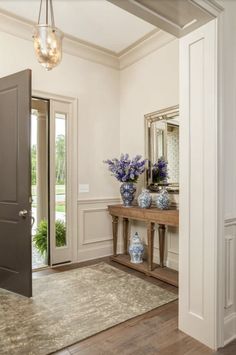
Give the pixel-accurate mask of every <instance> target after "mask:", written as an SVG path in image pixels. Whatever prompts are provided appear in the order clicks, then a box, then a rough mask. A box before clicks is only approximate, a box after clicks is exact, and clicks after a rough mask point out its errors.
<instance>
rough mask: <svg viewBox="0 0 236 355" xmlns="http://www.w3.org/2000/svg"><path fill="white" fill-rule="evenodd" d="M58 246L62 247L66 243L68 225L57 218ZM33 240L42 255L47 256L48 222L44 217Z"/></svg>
mask: <svg viewBox="0 0 236 355" xmlns="http://www.w3.org/2000/svg"><path fill="white" fill-rule="evenodd" d="M55 225H56V246H57V247H62V246H64V245H66V226H65V223H64V222H63V221H61V220H59V219H58V220H56V222H55ZM33 242H34V245H35V247H36V248H37V250H38V251H39V253H40V254H41V255H42V256H45V255H46V253H47V248H48V222H47V221H46V220H45V219H43V220H42V221H41V222H40V223H39V225H38V227H37V230H36V234H35V235H34V237H33Z"/></svg>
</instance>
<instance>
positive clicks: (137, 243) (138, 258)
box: [129, 232, 144, 264]
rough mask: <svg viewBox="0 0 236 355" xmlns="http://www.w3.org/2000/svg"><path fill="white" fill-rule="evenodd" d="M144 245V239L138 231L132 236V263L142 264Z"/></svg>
mask: <svg viewBox="0 0 236 355" xmlns="http://www.w3.org/2000/svg"><path fill="white" fill-rule="evenodd" d="M143 253H144V245H143V242H142V239H141V238H140V236H139V235H138V233H137V232H136V233H135V234H134V235H133V236H132V237H131V238H130V245H129V254H130V258H131V260H130V261H131V263H133V264H141V263H142V262H143Z"/></svg>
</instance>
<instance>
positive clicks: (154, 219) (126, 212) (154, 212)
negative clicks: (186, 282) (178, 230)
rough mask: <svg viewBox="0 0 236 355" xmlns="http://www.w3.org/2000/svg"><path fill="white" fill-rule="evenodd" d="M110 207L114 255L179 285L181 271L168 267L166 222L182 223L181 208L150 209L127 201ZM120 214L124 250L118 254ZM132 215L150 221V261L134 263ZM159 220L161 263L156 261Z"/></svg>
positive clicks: (158, 277)
mask: <svg viewBox="0 0 236 355" xmlns="http://www.w3.org/2000/svg"><path fill="white" fill-rule="evenodd" d="M108 211H109V213H110V215H111V216H112V229H113V256H112V257H111V259H112V260H114V261H116V262H118V263H120V264H123V265H126V266H129V267H131V268H133V269H136V270H138V271H141V272H144V273H145V274H146V275H148V276H153V277H155V278H157V279H160V280H162V281H165V282H167V283H169V284H171V285H174V286H178V272H177V271H175V270H172V269H169V268H167V267H164V251H165V234H166V233H165V232H166V226H173V227H178V226H179V211H178V210H174V209H172V210H159V209H158V208H154V207H153V208H148V209H143V208H140V207H136V206H135V207H124V206H123V205H110V206H108ZM119 217H120V218H122V219H123V241H124V253H123V254H119V255H118V254H117V237H118V221H119ZM129 219H131V220H138V221H143V222H145V223H146V225H147V261H144V262H143V263H142V264H134V263H131V262H130V257H129V254H128V231H129ZM155 224H158V225H159V227H158V232H159V252H160V265H157V264H154V263H153V248H154V232H155Z"/></svg>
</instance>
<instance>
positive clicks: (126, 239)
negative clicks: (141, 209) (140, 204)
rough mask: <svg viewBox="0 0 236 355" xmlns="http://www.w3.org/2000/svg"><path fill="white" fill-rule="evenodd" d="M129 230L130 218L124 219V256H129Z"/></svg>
mask: <svg viewBox="0 0 236 355" xmlns="http://www.w3.org/2000/svg"><path fill="white" fill-rule="evenodd" d="M128 230H129V220H128V218H123V241H124V254H128Z"/></svg>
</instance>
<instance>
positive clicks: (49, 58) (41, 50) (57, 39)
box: [33, 0, 63, 70]
mask: <svg viewBox="0 0 236 355" xmlns="http://www.w3.org/2000/svg"><path fill="white" fill-rule="evenodd" d="M42 7H43V0H40V8H39V16H38V24H37V25H36V26H35V28H34V34H33V39H34V51H35V54H36V57H37V59H38V61H39V63H40V64H41V65H42V66H43V67H44V68H45V69H46V70H51V69H52V68H54V67H55V66H57V65H58V64H59V63H60V62H61V58H62V39H63V33H62V32H61V31H60V30H59V29H58V28H56V26H55V21H54V13H53V6H52V0H45V22H43V23H42V24H41V23H40V19H41V13H42ZM49 14H50V19H49Z"/></svg>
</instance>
